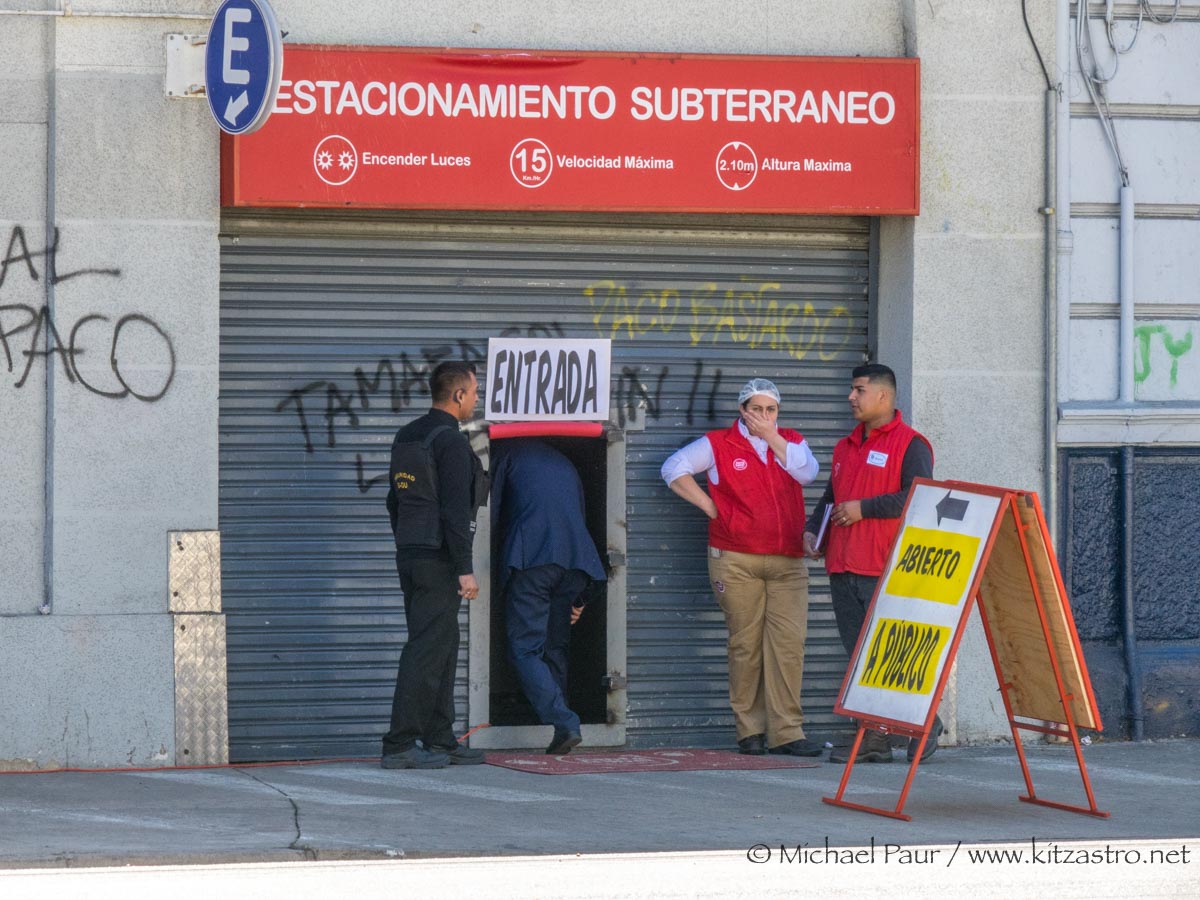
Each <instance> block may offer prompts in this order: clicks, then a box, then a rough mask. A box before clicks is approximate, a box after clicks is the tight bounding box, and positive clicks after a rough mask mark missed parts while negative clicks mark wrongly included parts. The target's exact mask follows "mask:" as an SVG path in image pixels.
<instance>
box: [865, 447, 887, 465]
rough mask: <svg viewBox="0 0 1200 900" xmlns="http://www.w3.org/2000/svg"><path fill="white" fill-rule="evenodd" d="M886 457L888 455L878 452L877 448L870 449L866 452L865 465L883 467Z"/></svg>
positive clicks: (885, 463)
mask: <svg viewBox="0 0 1200 900" xmlns="http://www.w3.org/2000/svg"><path fill="white" fill-rule="evenodd" d="M887 458H888V455H887V454H886V453H880V452H879V451H878V450H872V451H871V452H870V453H868V454H867V465H868V466H879V467H880V468H883V467H884V466H886V465H887Z"/></svg>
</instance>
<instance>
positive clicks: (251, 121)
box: [204, 0, 283, 134]
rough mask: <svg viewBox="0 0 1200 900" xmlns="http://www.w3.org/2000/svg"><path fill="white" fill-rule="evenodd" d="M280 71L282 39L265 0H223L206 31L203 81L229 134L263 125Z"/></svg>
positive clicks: (210, 104)
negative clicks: (206, 42)
mask: <svg viewBox="0 0 1200 900" xmlns="http://www.w3.org/2000/svg"><path fill="white" fill-rule="evenodd" d="M282 75H283V38H282V36H281V35H280V32H279V23H278V22H277V21H276V19H275V11H274V10H273V9H271V5H270V4H269V3H268V2H267V0H225V2H224V3H222V4H221V6H220V8H219V9H218V10H217V14H216V15H215V16H213V20H212V25H211V26H209V29H208V45H207V47H206V48H205V55H204V83H205V92H206V94H207V95H208V108H209V110H210V111H211V112H212V115H213V118H214V119H216V120H217V125H219V126H220V128H221V130H222V131H225V132H228V133H229V134H249V133H250V132H252V131H256V130H258V129H259V128H261V127H262V125H263V123H264V122H266V121H267V117H268V116H270V115H271V110H272V109H273V108H274V107H275V95H276V94H277V93H278V92H279V79H280V77H281V76H282Z"/></svg>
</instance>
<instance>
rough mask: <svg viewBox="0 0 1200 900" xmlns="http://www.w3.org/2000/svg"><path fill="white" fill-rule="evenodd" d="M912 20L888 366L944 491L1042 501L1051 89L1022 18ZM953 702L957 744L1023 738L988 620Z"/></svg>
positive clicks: (947, 11)
mask: <svg viewBox="0 0 1200 900" xmlns="http://www.w3.org/2000/svg"><path fill="white" fill-rule="evenodd" d="M906 12H907V18H906V37H907V41H908V43H907V45H906V50H907V52H908V53H909V55H914V56H918V57H920V59H921V107H922V109H921V120H922V127H921V215H920V216H919V217H917V218H916V219H915V220H912V221H911V224H908V223H904V222H890V221H889V222H885V223H884V224H883V227H882V231H881V248H880V250H881V265H880V319H881V327H880V359H881V360H884V361H887V360H888V359H891V358H894V359H896V360H898V361H900V365H899V366H898V367H897V372H898V374H899V375H900V376H901V378H902V380H903V381H905V382H906V385H905V386H903V387H902V389H901V396H902V398H904V399H905V402H907V403H908V404H909V405H908V407H907V408H906V409H905V412H906V414H908V415H909V417H910V420H911V421H912V422H913V423H914V424H915V426H916V427H917V428H918V429H919V430H920V431H922V432H923V433H924V434H925V435H926V436H927V437H929V439H930V441H931V442H932V443H933V446H934V450H935V456H936V465H935V469H934V474H935V476H936V477H938V478H950V479H958V480H963V481H973V482H978V483H982V484H992V485H998V486H1001V487H1011V488H1018V489H1023V490H1035V491H1039V492H1041V491H1042V490H1043V487H1044V485H1043V478H1044V473H1043V459H1044V450H1043V441H1044V438H1043V426H1042V410H1043V408H1044V403H1043V390H1044V387H1043V385H1044V383H1045V365H1046V362H1045V360H1046V349H1045V346H1044V340H1043V335H1044V328H1043V310H1044V308H1045V298H1044V293H1043V291H1044V281H1043V279H1044V277H1045V273H1044V272H1043V262H1042V258H1043V248H1044V224H1043V221H1042V218H1041V216H1040V215H1039V214H1038V212H1037V209H1038V207H1039V206H1041V205H1043V199H1042V197H1043V171H1044V163H1043V159H1044V152H1045V151H1044V147H1045V139H1046V138H1045V134H1044V126H1043V122H1044V94H1045V90H1046V83H1045V79H1044V78H1043V77H1042V72H1041V69H1040V67H1039V66H1038V63H1037V59H1036V56H1035V55H1034V50H1033V47H1032V45H1031V44H1030V41H1029V37H1028V36H1027V35H1026V33H1025V30H1024V28H1023V26H1022V23H1021V21H1020V13H1019V10H1018V11H1016V13H1015V14H1014V11H1013V10H1012V9H1011V8H1009V7H1006V6H1004V5H1003V4H982V3H913V4H906ZM1030 25H1031V27H1032V29H1033V32H1034V35H1035V37H1036V39H1037V41H1038V44H1039V46H1040V48H1041V50H1042V53H1043V55H1047V54H1050V55H1052V54H1053V49H1054V8H1053V4H1050V3H1043V4H1030ZM983 47H986V48H987V51H986V52H976V51H973V50H971V49H970V48H983ZM1052 62H1053V61H1052V60H1049V59H1048V62H1047V64H1048V65H1052ZM905 321H908V322H910V323H911V324H910V325H909V329H910V331H909V333H907V334H906V332H905V329H904V328H903V323H904V322H905ZM906 393H907V394H909V395H910V396H911V401H910V400H908V399H907V397H906V396H905V395H906ZM954 688H955V689H954V694H953V697H952V702H951V703H945V704H943V708H942V713H943V718H946V719H947V720H948V721H947V725H948V728H949V730H950V739H951V740H957V741H976V740H992V739H995V738H998V737H1007V736H1009V735H1010V731H1009V729H1008V727H1007V724H1006V722H1005V719H1004V710H1003V705H1002V703H1001V701H1000V697H999V694H998V693H997V684H996V675H995V671H994V668H993V666H992V661H991V657H990V655H989V653H988V649H987V644H986V639H985V637H984V634H983V629H982V627H981V625H980V622H979V618H978V616H977V615H974V614H973V615H972V617H971V620H970V623H969V626H968V629H967V632H966V636H965V638H964V640H963V643H962V645H961V647H960V649H959V653H958V663H957V670H956V673H955V679H954ZM947 714H948V715H947Z"/></svg>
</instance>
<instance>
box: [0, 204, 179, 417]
mask: <svg viewBox="0 0 1200 900" xmlns="http://www.w3.org/2000/svg"><path fill="white" fill-rule="evenodd" d="M60 239H61V235H60V232H59V229H58V228H55V229H54V236H53V240H52V242H51V243H50V245H49V246H47V247H45V248H44V249H42V250H36V251H33V250H30V249H29V244H28V242H27V240H26V238H25V230H24V228H22V227H21V226H20V225H15V226H13V228H12V231H11V232H10V234H9V239H8V247H7V249H6V250H5V254H4V259H3V260H2V261H0V288H3V287H4V283H5V281H6V280H7V278H8V276H9V270H10V269H13V268H15V271H17V272H24V273H25V274H26V275H27V276H28V278H29V280H30V281H34V282H36V281H39V280H40V279H41V278H42V274H41V273H40V272H39V271H38V268H37V266H36V265H35V261H37V260H40V259H44V260H45V263H46V265H45V277H46V278H47V279H48V280H49V282H50V283H51V284H61V283H62V282H64V281H69V280H70V279H72V278H78V277H80V276H84V275H94V276H101V277H106V278H119V277H120V275H121V270H120V269H116V268H85V269H76V270H74V271H71V272H65V273H64V272H60V271H59V270H58V252H59V242H60ZM97 353H102V354H107V366H105V365H104V364H103V363H101V364H99V365H95V364H93V365H81V358H82V357H88V356H89V355H90V356H93V357H94V356H95V355H96V354H97ZM135 353H136V355H137V357H139V358H135V359H130V354H135ZM0 354H3V358H4V366H5V370H6V371H7V372H9V373H13V372H15V371H16V369H17V367H19V368H20V375H19V376H18V377H17V380H16V382H15V383H14V385H13V386H14V387H15V388H17V389H18V390H19V389H21V388H23V387H24V386H25V385H26V383H27V382H28V380H29V375H30V372H31V371H32V369H33V367H34V365H35V363H37V362H38V361H39V360H42V361H44V362H45V364H46V366H47V367H49V366H51V365H53V362H52V361H51V358H52V357H56V358H57V359H58V361H59V363H60V364H61V366H62V370H63V374H64V375H65V376H66V379H67V381H68V382H69V383H71V384H78V385H79V386H81V387H83V388H84V389H86V390H88V391H90V392H91V393H93V394H96V395H97V396H100V397H106V398H109V399H114V400H117V399H121V398H124V397H134V398H135V399H138V400H142V401H144V402H146V403H154V402H155V401H157V400H160V399H162V397H163V396H164V395H165V394H166V393H167V390H168V389H169V388H170V387H171V382H172V380H173V379H174V378H175V347H174V345H173V344H172V342H171V337H170V335H168V334H167V333H166V331H164V330H163V328H162V326H160V325H159V324H158V323H157V322H155V321H154V320H153V319H151V318H150V317H149V316H145V315H142V314H141V313H128V314H126V315H123V316H120V317H116V318H115V319H114V317H112V316H108V315H105V314H104V313H88V314H86V315H83V316H80V317H79V318H78V319H76V320H75V322H74V323H73V324H71V328H70V331H69V332H67V339H66V340H63V331H62V330H61V329H60V328H59V325H58V323H56V322H55V320H54V317H53V315H51V312H50V309H49V307H48V306H47V305H45V304H42V305H41V306H32V305H30V304H27V303H9V304H0ZM143 356H144V357H148V358H150V359H152V360H153V365H150V366H147V365H144V364H143V360H142V359H141V358H140V357H143ZM122 360H124V362H122ZM22 363H23V364H22ZM135 372H136V375H135V374H134V373H135ZM101 379H107V381H106V382H105V383H101Z"/></svg>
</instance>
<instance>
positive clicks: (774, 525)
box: [708, 422, 804, 556]
mask: <svg viewBox="0 0 1200 900" xmlns="http://www.w3.org/2000/svg"><path fill="white" fill-rule="evenodd" d="M779 433H780V434H781V435H783V439H784V440H785V441H787V442H788V443H789V444H798V443H800V442H801V441H802V440H804V438H803V437H802V436H801V435H800V434H799V433H797V432H795V431H792V430H791V429H789V428H780V429H779ZM708 442H709V443H710V444H711V445H712V450H713V458H714V459H715V460H716V464H717V477H718V479H719V480H718V482H717V483H716V484H713V483H712V482H709V485H708V493H709V496H711V497H712V499H713V502H714V503H715V504H716V505H717V517H716V518H715V519H712V520H711V521H710V522H709V523H708V542H709V544H711V545H712V546H713V547H716V548H718V549H720V550H734V551H736V552H738V553H760V554H764V555H767V554H769V555H775V556H803V555H804V489H803V488H801V487H800V483H799V482H798V481H796V479H794V478H793V477H792V476H791V475H789V474H788V473H787V472H786V471H784V469H783V468H782V467H781V466H780V465H779V464H778V463H777V462H775V454H774V453H773V452H771V450H770V449H769V448H768V450H767V462H766V464H765V465H764V464H763V463H762V462H761V461H760V460H759V458H758V454H757V453H755V452H754V447H752V446H751V444H750V441H749V440H747V439H746V438H745V437H744V436H743V435H742V433H741V431H739V430H738V423H737V422H734V423H733V427H732V428H730V429H728V430H726V431H710V432H709V433H708Z"/></svg>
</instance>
